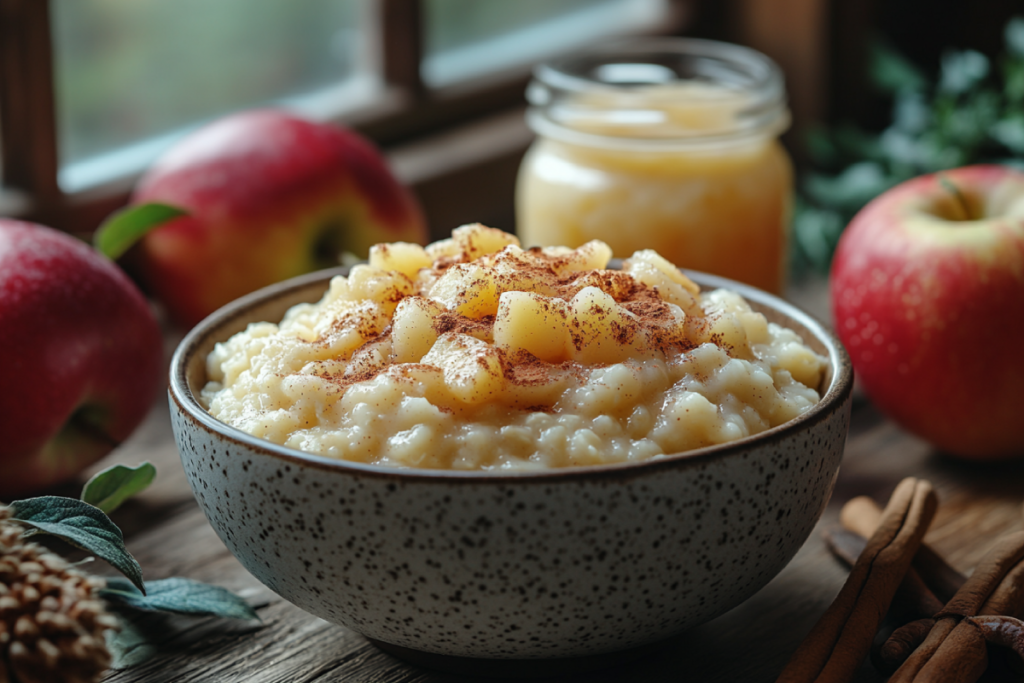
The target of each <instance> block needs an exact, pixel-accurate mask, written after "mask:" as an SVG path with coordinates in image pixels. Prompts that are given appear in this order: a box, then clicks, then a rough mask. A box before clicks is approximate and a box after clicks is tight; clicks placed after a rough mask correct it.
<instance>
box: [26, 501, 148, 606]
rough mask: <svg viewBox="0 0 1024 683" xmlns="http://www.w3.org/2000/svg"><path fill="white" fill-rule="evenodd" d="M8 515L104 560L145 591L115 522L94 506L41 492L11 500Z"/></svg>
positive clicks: (140, 569) (132, 558)
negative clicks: (40, 494) (9, 513)
mask: <svg viewBox="0 0 1024 683" xmlns="http://www.w3.org/2000/svg"><path fill="white" fill-rule="evenodd" d="M11 513H12V514H11V517H12V519H13V520H14V521H17V522H21V523H22V524H26V525H28V526H30V527H32V528H33V529H36V530H37V531H39V532H42V533H46V534H50V535H52V536H56V537H57V538H60V539H62V540H64V541H66V542H68V543H70V544H71V545H73V546H75V547H77V548H81V549H82V550H86V551H88V552H90V553H92V554H94V555H96V556H97V557H99V558H100V559H103V560H106V561H107V562H108V563H109V564H110V566H112V567H114V568H115V569H117V570H118V571H119V572H121V573H122V574H124V575H125V576H126V577H128V579H129V580H131V582H132V584H134V585H135V586H137V587H138V589H139V590H140V591H142V592H143V593H145V591H146V589H145V584H144V583H143V581H142V568H141V567H139V563H138V562H136V561H135V558H134V557H132V555H131V553H129V552H128V549H127V548H125V546H124V536H123V535H122V534H121V530H120V529H118V528H117V525H116V524H114V523H113V522H112V521H110V518H109V517H107V515H106V514H105V513H104V512H103V510H100V509H99V508H98V507H95V506H93V505H89V504H88V503H83V502H82V501H80V500H75V499H74V498H65V497H63V496H41V497H39V498H27V499H25V500H16V501H14V502H13V503H11Z"/></svg>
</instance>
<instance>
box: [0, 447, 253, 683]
mask: <svg viewBox="0 0 1024 683" xmlns="http://www.w3.org/2000/svg"><path fill="white" fill-rule="evenodd" d="M155 476H156V468H155V467H153V465H151V464H150V463H148V462H147V463H143V464H141V465H139V466H138V467H125V466H123V465H115V466H113V467H110V468H107V469H106V470H103V471H102V472H100V473H99V474H97V475H96V476H94V477H93V478H92V479H90V480H89V481H88V482H87V483H86V485H85V487H84V488H83V490H82V500H75V499H74V498H65V497H63V496H40V497H38V498H27V499H25V500H16V501H14V502H12V503H11V504H10V509H11V518H10V519H11V521H12V522H17V523H19V524H23V525H25V526H27V527H29V529H30V532H33V533H45V534H50V535H52V536H56V537H58V538H60V539H62V540H64V541H66V542H68V543H70V544H71V545H73V546H76V547H78V548H81V549H83V550H86V551H88V552H91V553H93V554H94V555H96V556H98V557H100V558H101V559H103V560H106V561H107V562H108V563H109V564H110V565H111V566H112V567H114V568H115V569H117V570H118V571H120V572H121V573H122V574H124V575H125V577H127V578H126V579H121V578H112V579H107V581H106V587H105V588H103V589H102V590H101V591H100V597H102V598H103V599H104V600H106V602H107V604H108V607H109V608H110V609H111V610H112V611H113V612H114V613H115V614H117V615H118V617H119V620H120V622H121V624H120V627H119V628H118V629H116V630H113V631H109V632H108V633H107V636H106V637H107V646H108V648H109V649H110V651H111V653H112V654H113V656H114V664H113V668H115V669H123V668H127V667H130V666H136V665H138V664H141V663H142V662H144V661H146V660H147V659H149V658H150V657H152V656H153V655H154V654H156V652H157V647H156V645H155V644H154V642H155V640H154V639H155V637H156V636H157V634H154V633H152V632H150V631H149V630H147V629H146V628H144V627H143V626H142V625H141V624H140V621H139V620H138V619H136V618H133V617H132V614H131V613H146V612H159V613H164V614H167V613H170V614H181V615H187V616H191V617H210V616H212V617H220V618H225V619H244V620H259V615H257V614H256V611H255V610H254V609H253V607H252V606H250V605H249V603H247V602H246V601H245V600H244V599H243V598H241V597H239V596H238V595H235V594H234V593H232V592H231V591H229V590H227V589H226V588H221V587H220V586H213V585H210V584H205V583H201V582H199V581H193V580H191V579H184V578H177V577H174V578H169V579H162V580H158V581H150V582H147V583H145V584H144V583H143V580H142V568H141V567H139V563H138V562H136V561H135V558H134V557H132V556H131V553H129V552H128V549H127V548H126V547H125V545H124V535H123V534H122V533H121V530H120V529H119V528H118V527H117V525H116V524H114V522H113V521H111V519H110V518H109V517H107V512H110V511H111V510H114V509H115V508H117V507H118V506H119V505H120V504H121V503H123V502H124V501H125V500H127V499H128V498H130V497H131V496H133V495H135V494H136V493H138V492H140V491H142V490H144V489H145V488H146V487H148V486H149V485H150V483H152V481H153V478H154V477H155ZM28 533H29V532H26V534H28Z"/></svg>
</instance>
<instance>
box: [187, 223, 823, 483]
mask: <svg viewBox="0 0 1024 683" xmlns="http://www.w3.org/2000/svg"><path fill="white" fill-rule="evenodd" d="M610 258H611V250H610V248H609V247H608V246H607V245H606V244H604V243H603V242H599V241H593V242H589V243H587V244H585V245H583V246H582V247H579V248H578V249H565V248H558V247H547V248H543V249H540V248H533V249H528V250H523V249H521V248H520V246H519V243H518V240H517V239H516V238H515V237H514V236H513V235H510V234H508V233H505V232H502V231H500V230H494V229H491V228H485V227H483V226H481V225H471V226H464V227H462V228H459V229H457V230H455V231H454V233H453V235H452V238H451V239H447V240H442V241H440V242H435V243H434V244H431V245H429V246H427V247H426V248H424V247H420V246H418V245H413V244H405V243H395V244H387V245H378V246H377V247H374V248H373V250H372V251H371V253H370V259H369V264H366V265H357V266H355V267H354V268H352V270H351V271H350V273H349V275H348V277H342V276H338V277H335V278H333V280H332V281H331V283H330V287H329V289H328V291H327V292H326V293H325V294H324V296H323V298H322V299H321V300H320V301H319V302H317V303H315V304H300V305H298V306H295V307H293V308H292V309H290V310H289V311H288V312H287V314H286V315H285V316H284V319H283V320H282V321H281V322H280V323H271V322H262V323H255V324H251V325H249V327H248V328H247V329H246V330H245V331H243V332H240V333H239V334H236V335H235V336H233V337H232V338H231V339H229V340H228V341H226V342H223V343H219V344H217V346H216V347H215V348H214V350H213V351H212V352H211V353H210V355H209V357H208V359H207V376H208V378H209V382H208V384H207V385H206V387H205V388H204V389H203V392H202V397H203V400H204V402H205V403H206V405H207V406H208V407H209V409H210V412H211V414H213V416H214V417H216V418H218V419H220V420H222V421H223V422H226V423H228V424H230V425H232V426H234V427H237V428H238V429H241V430H243V431H245V432H248V433H250V434H253V435H255V436H258V437H262V438H264V439H268V440H270V441H273V442H276V443H279V444H284V445H286V446H289V447H292V448H296V449H299V450H303V451H308V452H312V453H318V454H321V455H325V456H329V457H334V458H340V459H344V460H352V461H359V462H367V463H374V464H380V465H392V466H402V467H420V468H434V469H459V470H479V469H483V470H519V469H544V468H554V467H568V466H581V465H596V464H605V463H616V462H628V461H636V460H644V459H648V458H656V457H659V456H662V455H665V454H670V453H678V452H680V451H685V450H689V449H693V448H699V447H702V446H709V445H713V444H719V443H724V442H727V441H732V440H735V439H739V438H742V437H745V436H748V435H751V434H756V433H758V432H761V431H764V430H766V429H768V428H770V427H773V426H776V425H779V424H782V423H783V422H786V421H788V420H791V419H793V418H794V417H796V416H797V415H800V414H801V413H802V412H804V411H806V410H808V409H809V408H810V407H811V406H813V405H814V404H815V403H816V402H817V401H818V399H819V396H818V393H817V388H818V386H819V384H820V382H821V379H822V375H823V372H824V370H825V367H826V361H825V359H824V358H822V357H820V356H819V355H817V354H816V353H814V352H813V351H812V350H811V349H809V348H808V347H807V346H805V345H804V344H803V342H802V340H801V339H800V337H799V336H798V335H797V334H796V333H795V332H793V331H791V330H789V329H786V328H783V327H780V326H778V325H776V324H774V323H769V322H768V321H767V320H766V319H765V317H764V316H763V315H761V314H760V313H757V312H755V311H753V310H752V309H751V308H750V306H749V305H748V304H747V302H746V301H744V300H743V299H742V298H741V297H740V296H739V295H737V294H735V293H733V292H729V291H725V290H715V291H708V292H701V291H700V289H699V288H698V287H697V285H696V284H694V283H693V282H692V281H691V280H690V279H689V278H687V277H686V276H685V275H683V274H682V273H681V272H680V271H679V270H678V269H677V268H676V267H675V266H674V265H672V264H671V263H669V262H668V261H666V260H665V259H664V258H662V257H661V256H659V255H658V254H657V253H656V252H653V251H640V252H637V253H635V254H633V256H632V257H630V258H629V259H627V260H626V261H624V263H623V267H622V269H621V270H608V269H607V265H608V262H609V260H610Z"/></svg>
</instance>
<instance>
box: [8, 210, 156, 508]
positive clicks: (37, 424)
mask: <svg viewBox="0 0 1024 683" xmlns="http://www.w3.org/2000/svg"><path fill="white" fill-rule="evenodd" d="M0 359H3V360H2V362H0V500H7V501H10V500H11V499H12V498H14V497H18V496H22V495H24V494H28V493H32V492H35V491H38V490H40V489H43V488H45V487H47V486H51V485H54V484H57V483H60V482H62V481H65V480H67V479H70V478H72V477H74V476H75V475H76V474H77V473H78V472H80V471H81V470H82V469H84V468H85V467H86V466H88V465H90V464H91V463H93V462H95V461H96V460H98V459H99V458H101V457H102V456H104V455H105V454H106V453H108V452H109V451H110V450H111V449H113V448H114V447H116V446H117V445H118V444H119V443H120V442H122V441H123V440H124V439H125V438H127V437H128V435H129V434H131V432H132V430H134V429H135V427H136V426H137V425H138V424H139V422H140V421H142V419H143V418H144V417H145V415H146V413H147V412H148V410H149V408H150V406H151V405H152V404H153V400H154V399H155V398H156V392H157V390H158V388H159V386H160V385H161V384H162V382H163V372H164V369H163V351H162V340H161V334H160V329H159V327H158V325H157V322H156V319H155V318H154V316H153V312H152V311H151V310H150V307H149V304H148V302H147V301H146V299H145V298H144V297H143V296H142V293H141V292H139V290H138V288H136V286H135V285H134V284H133V283H132V281H131V280H129V279H128V277H127V276H125V274H124V273H123V272H122V271H121V269H120V268H119V267H118V266H117V265H115V264H114V263H113V262H111V261H110V260H109V259H108V258H106V257H105V256H103V255H101V254H99V253H98V252H96V251H95V250H94V249H92V247H90V246H89V245H87V244H85V243H83V242H80V241H79V240H76V239H74V238H73V237H70V236H68V235H65V234H63V233H60V232H57V231H56V230H51V229H50V228H45V227H43V226H41V225H36V224H33V223H24V222H21V221H14V220H5V219H0Z"/></svg>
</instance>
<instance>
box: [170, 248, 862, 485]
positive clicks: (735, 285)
mask: <svg viewBox="0 0 1024 683" xmlns="http://www.w3.org/2000/svg"><path fill="white" fill-rule="evenodd" d="M348 270H349V268H348V267H347V266H337V267H334V268H328V269H325V270H319V271H315V272H312V273H307V274H305V275H300V276H298V277H294V278H291V279H288V280H284V281H282V282H278V283H275V284H272V285H269V286H267V287H264V288H262V289H259V290H256V291H255V292H251V293H249V294H246V295H244V296H242V297H240V298H238V299H235V300H234V301H232V302H230V303H227V304H225V305H224V306H222V307H221V308H219V309H217V310H216V311H214V312H213V313H211V314H210V315H208V316H207V317H206V318H204V319H203V320H202V321H200V322H199V323H198V324H197V325H195V326H194V327H193V328H192V329H191V330H189V331H188V332H187V333H186V334H185V336H184V337H183V338H182V340H181V341H180V342H179V343H178V346H177V348H176V349H175V351H174V354H173V356H172V357H171V363H170V369H169V378H168V379H169V386H168V394H169V397H170V398H171V400H172V401H173V402H174V403H175V404H177V406H178V409H179V410H181V411H182V413H184V414H185V415H187V416H188V417H190V418H191V419H193V420H194V421H196V422H198V423H199V424H200V425H202V426H203V427H205V428H206V429H207V430H208V431H210V432H213V433H216V434H218V435H219V436H221V437H222V438H225V439H227V440H229V441H234V442H237V443H239V444H241V445H244V446H247V447H249V448H250V449H253V450H256V451H262V452H263V453H264V454H266V455H269V456H271V457H273V458H275V459H276V460H279V461H281V462H284V463H287V464H292V465H301V466H312V467H315V468H318V469H322V470H331V471H339V472H342V473H345V472H347V473H349V474H351V475H360V476H375V477H381V478H386V479H397V480H417V481H422V480H427V481H444V482H456V481H464V482H473V483H478V484H479V483H497V484H507V483H510V482H525V481H535V482H550V481H553V480H563V479H581V478H582V479H597V478H604V477H609V476H611V477H616V478H622V477H629V476H636V475H640V474H641V473H647V472H649V471H651V470H655V471H656V470H660V469H664V468H678V467H680V466H683V467H689V466H697V465H703V464H706V463H708V462H709V461H712V460H719V459H724V458H727V457H729V456H730V455H734V454H738V453H741V452H744V451H746V450H747V448H748V447H749V446H751V445H754V444H758V445H760V444H766V443H770V442H773V441H779V440H782V439H784V438H786V437H788V436H791V435H793V434H794V433H796V432H799V431H801V429H803V427H805V426H810V425H811V423H814V422H817V421H819V420H821V419H824V418H826V417H827V416H828V415H829V414H831V411H832V409H834V408H839V407H840V406H842V405H843V404H844V403H848V402H849V399H850V397H851V394H852V390H853V366H852V364H851V362H850V357H849V355H848V354H847V352H846V349H845V348H844V347H843V345H842V343H841V342H840V341H839V338H838V336H837V335H836V334H835V333H834V332H833V331H832V330H831V329H829V328H828V327H827V326H826V325H824V324H823V323H822V322H820V321H819V320H818V319H817V318H815V317H814V316H813V315H811V314H810V313H807V312H806V311H804V310H802V309H800V308H799V307H797V306H795V305H793V304H791V303H789V302H787V301H785V300H783V299H781V298H780V297H777V296H775V295H774V294H770V293H769V292H766V291H764V290H761V289H758V288H756V287H753V286H750V285H746V284H743V283H741V282H737V281H735V280H730V279H728V278H724V277H721V276H718V275H712V274H710V273H704V272H700V271H695V270H689V269H681V270H682V271H683V272H684V273H685V274H686V275H687V276H688V277H690V278H691V279H692V280H694V281H695V282H697V284H699V285H700V287H701V289H702V290H703V289H720V288H721V289H729V290H732V291H734V292H736V293H737V294H739V295H740V296H742V297H743V298H744V299H746V300H747V301H748V302H751V303H757V304H760V305H761V306H765V307H769V308H774V309H776V310H777V311H778V312H780V313H782V314H783V315H785V316H788V317H790V318H792V319H793V320H795V321H797V322H799V323H800V324H801V325H802V326H803V327H805V328H806V329H807V330H808V331H809V332H811V333H812V334H814V335H815V336H816V337H817V339H818V341H819V342H820V343H822V344H823V345H824V346H825V347H826V349H827V351H828V354H827V358H828V363H829V365H830V366H831V369H832V381H831V382H830V384H829V386H828V389H827V391H826V392H825V394H824V395H822V396H821V398H820V399H819V401H818V402H817V403H816V404H815V405H814V406H812V407H811V408H810V409H809V410H807V411H806V412H804V413H802V414H801V415H798V416H797V417H795V418H793V419H792V420H789V421H787V422H784V423H783V424H781V425H778V426H775V427H771V428H769V429H767V430H765V431H763V432H759V433H757V434H753V435H751V436H746V437H743V438H740V439H737V440H735V441H729V442H726V443H723V444H717V445H712V446H705V447H702V448H696V449H692V450H688V451H682V452H679V453H670V454H666V455H663V456H658V457H654V458H648V459H646V460H639V461H633V462H620V463H609V464H604V465H585V466H584V465H581V466H577V467H560V468H550V469H545V470H525V471H505V470H500V471H493V470H441V469H420V468H411V467H395V466H389V465H374V464H369V463H361V462H353V461H349V460H342V459H339V458H331V457H329V456H324V455H318V454H315V453H308V452H305V451H300V450H298V449H294V448H290V447H288V446H284V445H281V444H276V443H274V442H272V441H268V440H266V439H262V438H260V437H257V436H253V435H252V434H249V433H247V432H243V431H242V430H240V429H237V428H235V427H232V426H231V425H228V424H227V423H225V422H221V421H220V420H218V419H217V418H215V417H214V416H213V415H211V414H210V413H209V411H208V410H206V409H205V408H204V407H203V405H202V404H201V403H200V402H199V400H198V398H197V397H196V395H195V394H194V393H193V392H192V390H191V388H190V387H189V384H188V372H187V369H188V365H189V361H190V359H191V357H192V355H193V354H194V352H195V351H196V350H197V349H198V348H200V347H201V346H202V345H203V343H204V342H206V341H207V340H208V338H209V337H210V335H211V334H213V333H214V332H216V331H217V329H218V328H220V327H222V326H223V325H224V324H225V323H227V322H229V321H232V320H237V319H238V318H241V317H244V316H245V315H246V313H248V312H249V311H250V310H252V309H253V308H255V307H257V306H259V305H262V304H264V303H265V302H267V301H269V300H271V299H274V298H278V297H282V296H285V295H287V294H289V293H291V292H294V291H296V290H300V289H303V288H306V287H309V286H311V285H314V284H318V283H320V282H322V283H323V284H324V287H325V291H326V287H327V286H328V285H329V283H330V281H331V278H333V277H334V276H336V275H344V274H346V273H347V272H348ZM249 322H258V321H255V320H253V321H249ZM218 341H223V340H218ZM179 448H180V447H179Z"/></svg>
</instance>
